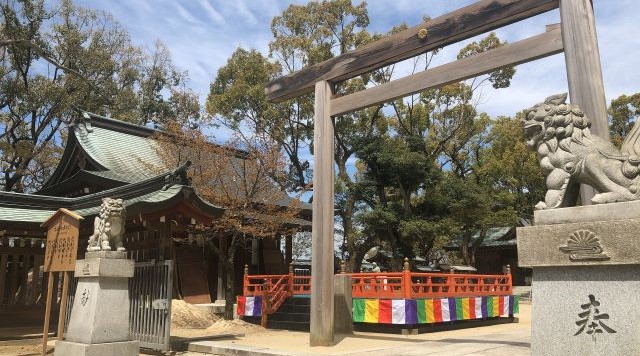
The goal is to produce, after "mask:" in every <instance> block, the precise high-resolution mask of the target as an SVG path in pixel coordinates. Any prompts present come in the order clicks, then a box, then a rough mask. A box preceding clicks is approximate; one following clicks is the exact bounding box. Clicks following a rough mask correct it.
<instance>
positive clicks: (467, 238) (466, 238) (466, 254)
mask: <svg viewBox="0 0 640 356" xmlns="http://www.w3.org/2000/svg"><path fill="white" fill-rule="evenodd" d="M471 236H473V231H471V230H469V229H467V230H465V231H464V233H463V234H462V242H461V244H460V252H462V260H463V261H464V264H465V265H471V250H470V248H469V247H470V246H469V243H470V242H471Z"/></svg>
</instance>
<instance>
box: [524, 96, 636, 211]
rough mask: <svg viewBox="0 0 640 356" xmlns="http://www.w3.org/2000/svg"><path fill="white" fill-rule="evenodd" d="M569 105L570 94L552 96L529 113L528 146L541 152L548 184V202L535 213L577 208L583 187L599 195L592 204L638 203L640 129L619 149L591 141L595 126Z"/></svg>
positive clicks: (628, 136)
mask: <svg viewBox="0 0 640 356" xmlns="http://www.w3.org/2000/svg"><path fill="white" fill-rule="evenodd" d="M566 100H567V94H566V93H565V94H558V95H553V96H550V97H548V98H547V99H546V100H545V101H544V103H540V104H537V105H535V106H534V107H532V108H530V109H527V110H525V119H524V136H525V139H526V140H527V146H529V147H530V148H532V149H536V150H537V153H538V161H539V162H540V167H541V168H542V171H543V172H544V174H545V176H546V182H547V193H546V196H545V199H544V202H539V203H538V204H537V205H536V209H553V208H561V207H567V206H573V205H575V204H576V201H577V199H578V189H579V186H580V184H587V185H590V186H592V187H593V188H594V189H595V190H597V193H598V194H596V195H595V196H594V197H593V198H592V199H591V202H592V203H593V204H603V203H613V202H622V201H630V200H637V199H639V198H640V193H639V184H640V178H638V175H639V172H640V169H639V168H638V165H639V164H640V128H639V125H638V124H637V123H636V124H635V125H634V127H633V129H632V130H631V132H629V134H628V135H627V137H626V138H625V140H624V142H623V144H622V147H621V148H620V149H618V148H617V147H615V146H614V145H613V144H612V143H611V142H609V141H606V140H603V139H601V138H599V137H596V136H594V135H592V134H591V131H590V127H591V120H589V118H588V117H586V116H585V114H584V112H583V111H582V110H581V109H580V108H579V107H578V106H576V105H572V104H567V103H565V101H566Z"/></svg>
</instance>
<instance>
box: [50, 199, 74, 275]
mask: <svg viewBox="0 0 640 356" xmlns="http://www.w3.org/2000/svg"><path fill="white" fill-rule="evenodd" d="M80 220H82V217H81V216H80V215H77V214H76V213H74V212H72V211H69V210H67V209H58V211H57V212H56V213H55V214H53V216H52V217H50V218H49V219H48V220H47V221H45V222H44V223H43V224H42V226H46V227H47V243H46V247H45V252H44V270H45V272H69V271H73V270H75V268H76V256H77V255H78V234H79V229H80Z"/></svg>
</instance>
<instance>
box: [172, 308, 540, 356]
mask: <svg viewBox="0 0 640 356" xmlns="http://www.w3.org/2000/svg"><path fill="white" fill-rule="evenodd" d="M530 313H531V305H529V304H521V306H520V315H519V316H520V322H519V323H517V324H500V325H492V326H484V327H477V328H469V329H460V330H452V331H442V332H433V333H425V334H420V335H407V336H404V335H391V334H380V333H363V332H356V333H355V334H354V335H352V336H347V337H343V338H339V339H338V340H337V343H336V345H335V346H333V347H313V348H312V347H309V346H308V340H309V334H308V333H302V332H289V331H280V330H270V331H267V332H262V333H257V334H252V335H247V336H246V337H245V338H242V339H237V340H227V341H202V342H199V343H198V346H197V348H194V349H193V350H194V351H195V350H198V351H205V350H208V352H210V353H208V354H209V355H211V354H214V355H246V356H275V355H281V356H311V355H336V356H337V355H340V356H342V355H344V356H346V355H348V356H377V355H380V356H382V355H406V356H413V355H415V356H418V355H429V356H439V355H442V356H445V355H446V356H456V355H469V356H471V355H474V356H500V355H509V356H521V355H522V356H524V355H530V354H531V351H530V343H529V342H530V335H531V318H530V315H531V314H530ZM182 355H185V356H186V355H189V356H196V355H205V354H203V353H197V352H186V353H183V354H182Z"/></svg>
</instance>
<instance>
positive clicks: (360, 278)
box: [243, 261, 512, 325]
mask: <svg viewBox="0 0 640 356" xmlns="http://www.w3.org/2000/svg"><path fill="white" fill-rule="evenodd" d="M342 273H344V271H343V272H342ZM348 275H349V276H351V279H352V282H351V288H352V297H353V298H381V299H401V298H404V299H423V298H445V297H466V296H473V297H480V296H499V295H510V294H511V292H512V285H511V282H512V281H511V272H510V269H509V268H507V273H505V274H496V275H492V274H455V273H416V272H411V271H410V270H409V263H408V261H405V265H404V270H403V271H402V272H378V273H348ZM310 293H311V276H297V275H294V273H293V270H291V269H290V270H289V274H285V275H249V274H248V268H247V267H246V266H245V274H244V284H243V294H244V296H245V297H248V296H258V295H260V296H262V297H263V298H262V303H263V305H262V310H263V311H266V312H263V313H262V318H263V324H265V325H266V315H267V314H273V313H275V312H276V311H277V310H278V308H279V307H280V305H282V303H283V302H284V300H285V299H286V298H288V297H290V296H292V295H299V294H310Z"/></svg>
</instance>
